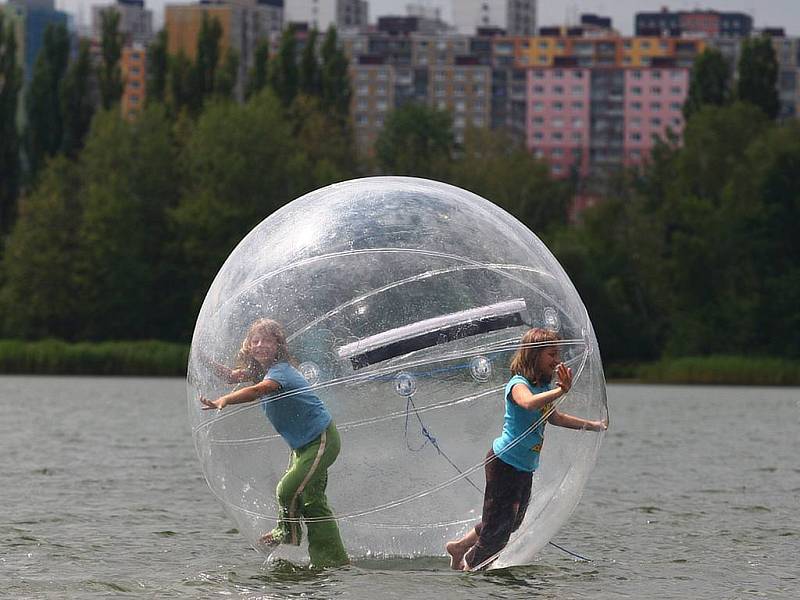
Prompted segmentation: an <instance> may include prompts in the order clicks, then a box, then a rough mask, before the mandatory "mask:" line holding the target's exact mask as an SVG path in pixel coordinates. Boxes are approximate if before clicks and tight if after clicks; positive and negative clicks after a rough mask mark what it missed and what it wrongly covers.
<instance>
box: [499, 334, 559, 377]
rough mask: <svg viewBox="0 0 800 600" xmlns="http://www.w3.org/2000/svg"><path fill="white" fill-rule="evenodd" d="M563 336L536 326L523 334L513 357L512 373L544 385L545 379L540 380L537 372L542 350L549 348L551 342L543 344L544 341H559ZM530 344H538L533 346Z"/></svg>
mask: <svg viewBox="0 0 800 600" xmlns="http://www.w3.org/2000/svg"><path fill="white" fill-rule="evenodd" d="M560 339H561V337H560V336H559V335H558V333H556V332H555V331H553V330H552V329H544V328H542V327H534V328H533V329H530V330H529V331H527V332H526V333H525V335H523V336H522V340H521V341H520V348H519V350H517V351H516V353H515V354H514V357H513V358H512V359H511V374H512V375H522V376H523V377H524V378H525V379H527V380H528V381H530V382H531V383H533V384H534V385H543V384H544V383H546V382H544V381H539V380H538V378H539V375H538V372H537V366H538V365H537V363H538V362H539V355H540V354H541V353H542V350H544V349H545V348H547V347H548V346H549V345H550V344H543V345H539V344H542V342H557V341H558V340H560ZM530 344H537V345H535V346H531V345H530Z"/></svg>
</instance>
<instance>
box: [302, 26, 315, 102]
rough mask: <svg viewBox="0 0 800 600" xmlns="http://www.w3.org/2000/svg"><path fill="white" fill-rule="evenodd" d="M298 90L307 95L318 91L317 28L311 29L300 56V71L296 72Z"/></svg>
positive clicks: (312, 94)
mask: <svg viewBox="0 0 800 600" xmlns="http://www.w3.org/2000/svg"><path fill="white" fill-rule="evenodd" d="M298 85H299V89H300V92H301V93H303V94H306V95H308V96H318V95H319V93H320V74H319V62H318V61H317V30H316V29H312V30H311V31H310V32H309V34H308V38H307V39H306V45H305V47H304V48H303V55H302V56H301V57H300V72H299V74H298Z"/></svg>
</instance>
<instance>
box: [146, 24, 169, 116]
mask: <svg viewBox="0 0 800 600" xmlns="http://www.w3.org/2000/svg"><path fill="white" fill-rule="evenodd" d="M167 35H168V34H167V30H166V29H162V30H161V31H159V32H158V33H157V34H156V37H155V39H154V40H153V41H152V42H150V45H149V46H148V47H147V102H148V103H149V102H159V103H163V102H165V101H166V99H167V98H166V94H167V82H168V79H167V78H168V75H169V54H168V47H169V46H168V37H167Z"/></svg>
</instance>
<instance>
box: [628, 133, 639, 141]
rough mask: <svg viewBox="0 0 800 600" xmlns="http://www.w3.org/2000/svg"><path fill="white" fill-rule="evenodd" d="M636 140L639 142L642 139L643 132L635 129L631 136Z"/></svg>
mask: <svg viewBox="0 0 800 600" xmlns="http://www.w3.org/2000/svg"><path fill="white" fill-rule="evenodd" d="M629 137H630V138H631V139H632V140H633V141H634V142H639V141H641V139H642V134H641V133H639V132H638V131H634V132H632V133H631V134H630V136H629Z"/></svg>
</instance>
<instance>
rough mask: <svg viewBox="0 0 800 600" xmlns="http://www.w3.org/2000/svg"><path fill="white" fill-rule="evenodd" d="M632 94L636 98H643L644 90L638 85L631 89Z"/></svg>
mask: <svg viewBox="0 0 800 600" xmlns="http://www.w3.org/2000/svg"><path fill="white" fill-rule="evenodd" d="M631 94H633V95H634V96H641V95H642V88H640V87H639V86H638V85H635V86H633V87H632V88H631Z"/></svg>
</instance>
